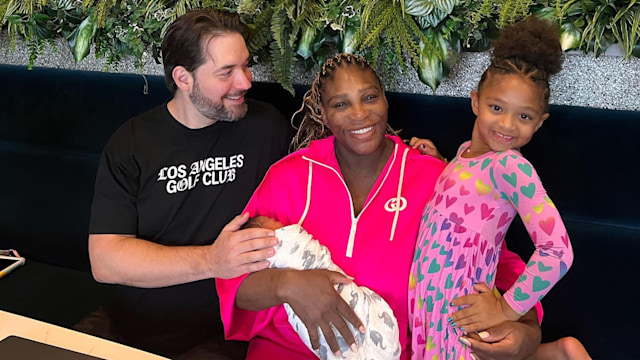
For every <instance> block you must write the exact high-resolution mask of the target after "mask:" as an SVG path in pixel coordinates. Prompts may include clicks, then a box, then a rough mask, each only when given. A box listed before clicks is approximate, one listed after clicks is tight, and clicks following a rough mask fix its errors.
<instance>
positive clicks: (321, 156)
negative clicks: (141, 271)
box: [217, 54, 540, 359]
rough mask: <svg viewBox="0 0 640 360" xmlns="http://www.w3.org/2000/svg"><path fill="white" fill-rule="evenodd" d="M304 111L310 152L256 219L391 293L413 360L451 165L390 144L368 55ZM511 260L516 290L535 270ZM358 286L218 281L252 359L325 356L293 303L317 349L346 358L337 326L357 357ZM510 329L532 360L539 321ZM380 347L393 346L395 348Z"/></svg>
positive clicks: (324, 275) (287, 166) (314, 279)
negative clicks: (349, 292) (420, 289)
mask: <svg viewBox="0 0 640 360" xmlns="http://www.w3.org/2000/svg"><path fill="white" fill-rule="evenodd" d="M303 106H304V107H305V108H306V114H305V117H304V119H303V122H302V124H301V126H300V130H299V132H298V135H297V136H296V139H294V142H295V143H296V144H300V146H305V145H308V147H306V148H304V149H301V150H299V151H297V152H295V153H293V154H291V155H289V156H287V157H285V158H284V159H282V160H281V161H279V162H278V163H276V164H275V165H273V166H272V168H271V169H270V170H269V172H268V173H267V175H266V177H265V179H264V180H263V182H262V184H261V185H260V187H259V188H258V189H257V190H256V192H255V193H254V195H253V197H252V199H251V200H250V201H249V204H248V205H247V208H246V210H247V211H248V212H249V213H250V214H251V216H256V215H265V216H269V217H272V218H275V219H276V220H278V221H280V222H281V223H283V224H285V225H287V224H296V223H297V224H300V225H302V226H303V227H304V228H305V229H306V230H307V231H309V232H310V233H312V234H314V236H315V237H316V238H317V239H318V240H319V241H321V242H322V244H323V245H324V246H326V247H327V248H329V250H330V251H331V255H332V257H333V260H334V262H335V263H336V264H337V265H338V266H339V267H341V268H342V269H343V270H344V271H345V273H346V274H348V275H350V276H352V277H353V281H355V282H356V283H357V284H358V285H361V286H367V287H369V288H371V289H372V290H373V291H375V292H376V293H378V294H380V295H381V296H382V297H383V298H384V299H385V300H386V301H387V302H388V303H389V305H390V306H391V308H392V309H393V311H394V313H395V315H396V318H397V319H398V326H399V329H400V343H401V344H402V349H403V351H402V355H401V358H402V359H406V358H408V357H409V355H410V352H411V350H410V342H409V341H408V340H407V334H408V329H409V326H408V314H407V310H408V306H407V288H408V274H409V269H410V266H411V261H412V256H413V248H414V245H415V239H416V236H417V232H418V224H419V222H420V216H421V215H422V210H423V209H424V205H425V204H426V201H427V200H428V199H429V197H430V196H431V193H432V191H433V188H434V184H435V181H436V179H437V178H438V175H439V174H440V172H441V171H442V169H443V168H444V163H443V162H441V161H439V160H437V159H435V158H433V157H429V156H422V155H420V153H419V152H418V151H417V150H414V149H411V148H410V147H408V146H406V145H405V144H404V143H403V142H402V141H401V140H400V139H399V138H398V137H395V136H390V135H386V132H387V128H388V125H387V110H388V104H387V100H386V97H385V95H384V89H383V86H382V84H381V82H380V80H379V79H378V77H377V75H376V73H375V71H374V70H373V69H372V68H371V67H370V66H369V64H368V63H367V62H366V60H364V59H363V58H361V57H359V56H355V55H350V54H340V55H337V56H335V57H333V58H331V59H329V60H327V62H325V64H324V65H323V66H322V68H321V69H320V71H319V73H318V75H317V76H316V79H315V81H314V83H313V85H312V88H311V90H310V91H309V92H308V93H307V94H306V95H305V100H304V104H303ZM330 135H331V136H330ZM316 139H320V140H316ZM311 140H315V141H311ZM505 256H506V257H508V258H509V259H507V260H510V261H507V262H506V263H508V264H511V265H509V268H511V271H499V274H498V277H500V276H504V274H505V273H509V276H511V278H509V279H508V280H505V281H509V283H512V282H513V281H515V280H516V274H517V273H518V272H519V270H521V266H524V264H523V263H522V261H521V260H520V261H519V262H518V261H514V256H515V255H514V254H512V253H508V252H507V251H503V257H505ZM501 261H502V257H501ZM503 279H504V278H503ZM350 281H352V280H351V279H349V278H348V277H345V276H342V275H340V274H338V273H334V272H330V271H327V270H303V271H298V270H290V269H268V270H263V271H260V272H256V273H252V274H249V275H247V276H242V277H239V278H236V279H231V280H217V285H218V292H219V296H220V307H221V313H222V314H221V315H222V319H223V322H224V323H225V333H226V335H227V337H228V338H229V339H236V340H250V341H251V343H250V346H249V352H248V356H247V358H248V359H258V358H261V359H285V358H291V359H305V358H306V359H315V358H316V356H315V355H314V354H313V353H312V352H311V351H310V350H309V349H307V348H306V347H305V345H304V344H303V342H302V341H301V340H300V338H299V337H298V336H297V334H296V332H295V331H294V330H293V328H291V326H290V325H289V323H288V321H287V315H286V312H285V310H284V309H283V307H282V306H281V305H282V304H283V303H288V304H289V305H290V306H291V308H292V309H293V310H294V312H295V313H296V314H297V315H298V316H299V317H300V319H301V320H302V321H303V323H304V324H305V325H306V327H307V329H309V337H310V342H311V344H312V346H313V348H314V349H317V348H318V336H319V332H318V329H320V332H321V333H322V334H323V336H324V337H325V338H326V341H327V343H328V344H329V346H330V348H331V350H332V351H333V352H334V353H336V355H340V352H341V351H342V352H344V351H345V350H344V349H345V348H346V347H345V346H343V347H342V349H343V350H340V349H341V347H340V346H339V344H338V343H337V341H336V339H335V336H334V333H333V331H334V328H335V330H336V331H338V332H339V333H340V334H341V335H342V336H343V337H344V338H345V340H346V342H347V344H346V345H350V348H351V350H350V351H355V350H356V347H357V345H356V341H355V338H354V334H352V333H351V331H350V330H349V326H348V325H347V323H346V322H347V321H348V322H350V323H351V324H352V325H353V326H354V327H355V328H356V329H358V328H360V329H361V331H362V323H361V321H360V320H359V319H358V318H357V317H356V316H355V314H354V312H353V310H352V309H351V308H350V307H349V305H348V304H346V303H345V302H344V301H343V300H342V298H341V297H340V295H338V293H337V292H336V290H335V288H334V285H335V284H340V283H342V284H344V283H348V282H350ZM505 330H508V331H512V333H511V334H510V336H511V340H514V341H515V344H516V346H515V347H514V349H515V348H516V347H517V348H518V351H524V352H526V351H529V350H530V351H531V352H529V354H530V353H532V352H533V351H534V350H535V346H537V344H538V343H539V338H540V334H539V328H537V323H536V321H535V320H534V321H531V317H528V318H527V320H526V322H522V323H521V324H518V325H514V326H512V327H507V328H505ZM358 335H359V334H358V333H357V332H356V334H355V337H358ZM376 340H378V341H380V342H381V343H382V344H383V345H384V342H385V341H393V340H392V339H382V338H381V339H376ZM498 340H499V339H498ZM467 341H468V340H467ZM471 341H474V340H471ZM347 349H348V348H347ZM495 349H498V348H495V346H494V350H493V351H495ZM498 350H500V349H498ZM509 350H513V349H509ZM345 355H347V354H345ZM511 355H513V354H511ZM511 358H513V357H511Z"/></svg>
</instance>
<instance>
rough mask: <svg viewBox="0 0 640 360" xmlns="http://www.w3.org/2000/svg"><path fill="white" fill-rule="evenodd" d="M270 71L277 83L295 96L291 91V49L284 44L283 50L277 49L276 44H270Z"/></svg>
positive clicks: (292, 54)
mask: <svg viewBox="0 0 640 360" xmlns="http://www.w3.org/2000/svg"><path fill="white" fill-rule="evenodd" d="M270 47H271V71H272V73H273V75H275V77H276V79H277V80H278V83H280V85H281V86H282V87H283V88H284V89H285V90H287V91H289V93H291V95H295V92H294V90H293V63H294V53H293V49H292V48H291V47H290V46H289V44H288V43H287V42H285V48H284V49H282V48H280V47H278V44H277V42H275V41H274V42H272V43H271V46H270Z"/></svg>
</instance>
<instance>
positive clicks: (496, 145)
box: [469, 16, 562, 153]
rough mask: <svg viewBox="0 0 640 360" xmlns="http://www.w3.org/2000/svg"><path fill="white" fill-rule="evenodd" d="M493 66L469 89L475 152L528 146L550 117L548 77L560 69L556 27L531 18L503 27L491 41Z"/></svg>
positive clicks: (560, 60) (471, 147) (560, 58)
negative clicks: (474, 118)
mask: <svg viewBox="0 0 640 360" xmlns="http://www.w3.org/2000/svg"><path fill="white" fill-rule="evenodd" d="M492 44H493V53H492V57H491V64H490V65H489V67H488V68H487V70H486V71H485V72H484V74H482V77H481V79H480V82H479V84H478V90H477V91H475V90H474V91H472V92H471V105H472V108H473V112H474V114H475V115H476V124H475V126H474V129H473V135H472V145H471V146H470V147H469V149H471V150H473V152H478V153H480V152H482V151H483V150H484V151H503V150H507V149H518V148H520V147H522V146H524V145H526V144H527V143H528V142H529V140H531V137H532V136H533V134H534V133H535V132H536V131H537V130H538V129H539V128H540V126H542V123H543V122H544V121H545V120H546V119H547V117H549V113H548V112H547V106H548V104H549V95H550V88H549V78H550V76H551V75H553V74H555V73H557V72H558V71H560V68H561V65H562V49H561V47H560V40H559V36H558V30H557V28H556V27H555V26H554V25H552V24H550V23H548V22H547V21H545V20H540V19H538V18H536V17H533V16H532V17H529V18H527V19H525V20H523V21H520V22H518V23H516V24H513V25H509V26H506V27H505V28H503V29H502V31H501V32H500V36H499V37H498V38H497V39H496V40H494V41H493V43H492Z"/></svg>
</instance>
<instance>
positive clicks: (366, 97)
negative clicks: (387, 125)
mask: <svg viewBox="0 0 640 360" xmlns="http://www.w3.org/2000/svg"><path fill="white" fill-rule="evenodd" d="M376 98H378V97H377V96H376V95H367V96H365V97H364V100H365V101H371V100H375V99H376Z"/></svg>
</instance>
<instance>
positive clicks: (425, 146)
mask: <svg viewBox="0 0 640 360" xmlns="http://www.w3.org/2000/svg"><path fill="white" fill-rule="evenodd" d="M405 141H406V140H405ZM409 146H411V147H412V148H414V149H418V150H420V152H421V153H422V155H431V156H433V157H434V158H436V159H439V160H442V161H444V162H447V159H445V158H444V156H442V155H440V152H439V151H438V148H436V146H435V145H434V144H433V142H432V141H431V140H428V139H420V138H417V137H415V136H414V137H412V138H411V140H409Z"/></svg>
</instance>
